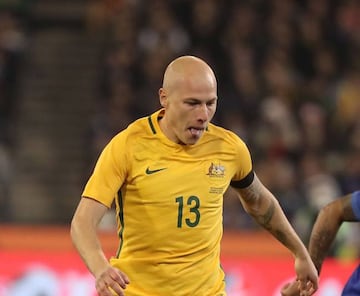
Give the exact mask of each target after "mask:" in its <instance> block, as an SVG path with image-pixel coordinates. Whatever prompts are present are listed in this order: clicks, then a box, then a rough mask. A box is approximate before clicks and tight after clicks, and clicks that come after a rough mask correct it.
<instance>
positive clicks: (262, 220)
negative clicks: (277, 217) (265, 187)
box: [256, 200, 275, 230]
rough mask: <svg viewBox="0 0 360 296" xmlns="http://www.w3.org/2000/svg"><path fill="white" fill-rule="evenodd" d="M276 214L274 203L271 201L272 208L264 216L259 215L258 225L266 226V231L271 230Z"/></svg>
mask: <svg viewBox="0 0 360 296" xmlns="http://www.w3.org/2000/svg"><path fill="white" fill-rule="evenodd" d="M274 212H275V204H274V201H273V200H271V203H270V206H269V208H268V209H267V211H266V212H265V214H263V215H259V216H258V217H257V218H256V220H257V221H258V223H260V224H261V225H262V226H264V227H265V228H266V229H268V230H271V225H270V221H271V218H272V217H273V216H274Z"/></svg>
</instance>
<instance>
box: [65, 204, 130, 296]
mask: <svg viewBox="0 0 360 296" xmlns="http://www.w3.org/2000/svg"><path fill="white" fill-rule="evenodd" d="M107 210H108V208H107V207H106V206H105V205H103V204H101V203H100V202H97V201H95V200H94V199H91V198H86V197H83V198H81V200H80V203H79V205H78V207H77V209H76V211H75V214H74V217H73V219H72V222H71V230H70V234H71V238H72V241H73V244H74V246H75V247H76V249H77V250H78V252H79V254H80V256H81V258H82V259H83V261H84V262H85V264H86V266H87V267H88V269H89V271H90V272H91V273H92V274H93V275H94V277H95V279H96V290H97V292H98V293H99V295H101V296H111V295H113V294H112V293H111V291H110V289H109V288H111V289H112V290H114V291H115V292H116V293H117V295H123V292H122V290H121V288H123V289H125V288H126V284H128V283H129V280H128V278H127V276H126V275H125V274H124V273H122V272H121V271H119V270H117V269H115V268H113V267H112V266H111V265H110V264H109V262H108V260H107V258H106V256H105V254H104V252H103V250H102V247H101V244H100V241H99V239H98V236H97V227H98V224H99V223H100V221H101V219H102V217H103V216H104V214H105V213H106V211H107ZM120 287H121V288H120Z"/></svg>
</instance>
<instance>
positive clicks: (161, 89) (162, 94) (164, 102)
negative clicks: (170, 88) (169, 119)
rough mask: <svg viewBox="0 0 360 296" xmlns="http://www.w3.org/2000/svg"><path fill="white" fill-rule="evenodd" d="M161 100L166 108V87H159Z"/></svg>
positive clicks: (161, 103)
mask: <svg viewBox="0 0 360 296" xmlns="http://www.w3.org/2000/svg"><path fill="white" fill-rule="evenodd" d="M159 100H160V105H161V106H162V107H163V108H165V107H166V105H167V95H166V91H165V89H164V88H160V89H159Z"/></svg>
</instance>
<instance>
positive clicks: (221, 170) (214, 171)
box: [207, 162, 225, 178]
mask: <svg viewBox="0 0 360 296" xmlns="http://www.w3.org/2000/svg"><path fill="white" fill-rule="evenodd" d="M207 175H208V176H209V177H212V178H223V177H224V176H225V167H224V166H223V165H221V164H215V163H213V162H212V163H211V165H210V167H209V169H208V173H207Z"/></svg>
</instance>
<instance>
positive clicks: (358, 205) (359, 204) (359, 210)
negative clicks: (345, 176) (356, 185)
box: [351, 191, 360, 221]
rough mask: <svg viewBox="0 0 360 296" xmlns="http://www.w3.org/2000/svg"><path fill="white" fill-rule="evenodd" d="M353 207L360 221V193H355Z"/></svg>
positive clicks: (352, 197)
mask: <svg viewBox="0 0 360 296" xmlns="http://www.w3.org/2000/svg"><path fill="white" fill-rule="evenodd" d="M351 206H352V208H353V212H354V215H355V217H356V218H357V219H358V220H359V221H360V191H355V192H353V194H352V195H351Z"/></svg>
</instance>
